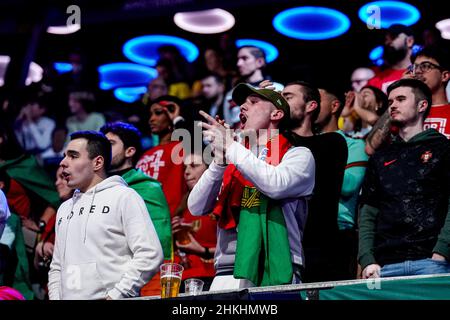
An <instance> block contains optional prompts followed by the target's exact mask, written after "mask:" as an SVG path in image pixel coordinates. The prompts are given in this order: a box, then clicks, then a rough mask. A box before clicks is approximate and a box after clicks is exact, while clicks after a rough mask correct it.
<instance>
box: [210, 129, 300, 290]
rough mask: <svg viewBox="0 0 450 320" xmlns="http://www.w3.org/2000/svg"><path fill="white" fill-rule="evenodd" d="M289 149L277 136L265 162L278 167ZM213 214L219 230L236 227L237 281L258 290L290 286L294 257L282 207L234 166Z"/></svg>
mask: <svg viewBox="0 0 450 320" xmlns="http://www.w3.org/2000/svg"><path fill="white" fill-rule="evenodd" d="M290 147H291V144H290V143H289V142H288V141H287V139H286V138H285V137H284V136H282V135H278V136H276V137H274V138H272V139H271V140H270V141H269V142H268V144H267V146H266V150H265V151H266V152H267V156H264V157H265V159H264V160H265V161H266V162H267V163H269V164H271V165H274V166H276V165H278V164H279V163H280V161H281V159H282V158H283V156H284V154H285V153H286V152H287V151H288V149H289V148H290ZM213 213H214V214H216V215H217V216H219V227H221V228H223V229H231V228H235V227H237V230H238V237H237V248H236V258H235V265H234V277H235V278H240V279H248V280H250V281H251V282H252V283H253V284H255V285H257V286H270V285H280V284H288V283H291V281H292V272H293V271H292V261H291V253H290V247H289V240H288V233H287V229H286V223H285V220H284V216H283V212H282V210H281V206H280V204H279V202H277V201H275V200H273V199H270V198H269V197H267V196H265V195H264V194H261V192H260V191H258V190H257V189H256V188H255V187H254V186H253V184H252V183H251V182H250V181H248V180H246V179H245V178H244V177H243V176H242V174H241V173H240V172H239V171H238V170H237V168H236V167H235V166H234V165H232V164H230V165H228V167H227V169H226V170H225V173H224V178H223V186H222V192H221V194H220V196H219V200H218V203H217V204H216V207H215V208H214V211H213Z"/></svg>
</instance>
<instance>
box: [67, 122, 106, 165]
mask: <svg viewBox="0 0 450 320" xmlns="http://www.w3.org/2000/svg"><path fill="white" fill-rule="evenodd" d="M75 139H86V140H87V146H86V149H87V151H88V155H89V159H94V158H95V157H97V156H101V157H103V159H104V161H105V171H108V169H109V166H110V165H111V143H110V142H109V140H108V138H106V136H105V135H104V134H103V133H101V132H98V131H92V130H90V131H76V132H74V133H72V134H71V135H70V140H71V141H73V140H75Z"/></svg>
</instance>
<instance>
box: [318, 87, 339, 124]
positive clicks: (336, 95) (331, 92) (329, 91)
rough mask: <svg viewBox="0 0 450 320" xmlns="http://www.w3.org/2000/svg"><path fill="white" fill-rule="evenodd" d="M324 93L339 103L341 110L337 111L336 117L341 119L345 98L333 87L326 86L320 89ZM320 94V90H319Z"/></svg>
mask: <svg viewBox="0 0 450 320" xmlns="http://www.w3.org/2000/svg"><path fill="white" fill-rule="evenodd" d="M320 89H322V90H323V91H325V92H326V94H328V95H329V96H331V97H332V98H333V100H337V101H339V110H338V111H337V114H336V116H337V117H339V116H340V115H341V112H342V110H343V109H344V100H345V99H344V98H343V97H342V94H341V93H340V92H338V90H337V89H336V88H334V87H332V86H329V85H326V86H322V87H320ZM319 93H320V90H319Z"/></svg>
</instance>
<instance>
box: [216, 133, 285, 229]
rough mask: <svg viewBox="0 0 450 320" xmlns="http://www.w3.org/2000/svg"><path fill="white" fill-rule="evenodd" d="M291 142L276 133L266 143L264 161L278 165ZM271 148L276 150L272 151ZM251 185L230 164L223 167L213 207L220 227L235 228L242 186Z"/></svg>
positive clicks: (239, 208) (251, 185)
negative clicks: (219, 190)
mask: <svg viewBox="0 0 450 320" xmlns="http://www.w3.org/2000/svg"><path fill="white" fill-rule="evenodd" d="M291 146H292V145H291V144H290V143H289V141H288V140H287V139H286V138H285V137H284V136H283V135H281V134H280V135H277V136H275V137H273V138H272V139H270V140H269V142H268V143H267V146H266V148H267V157H266V159H265V161H266V162H267V163H269V164H271V165H274V166H276V165H278V164H279V163H280V162H281V159H282V158H283V156H284V155H285V154H286V152H287V151H288V150H289V149H290V148H291ZM273 150H275V151H276V152H275V153H274V152H273ZM245 186H248V187H253V184H252V183H251V182H250V181H248V180H246V179H245V178H244V177H243V176H242V174H241V173H240V172H239V171H238V170H237V168H236V167H235V166H234V165H233V164H230V165H228V167H227V168H226V169H225V173H224V176H223V181H222V191H221V193H220V195H219V200H218V201H217V203H216V206H215V207H214V210H213V214H214V215H216V216H217V217H218V218H219V227H220V228H222V229H232V228H236V225H237V223H236V220H237V219H236V218H237V217H239V212H240V210H241V199H242V192H243V191H244V187H245Z"/></svg>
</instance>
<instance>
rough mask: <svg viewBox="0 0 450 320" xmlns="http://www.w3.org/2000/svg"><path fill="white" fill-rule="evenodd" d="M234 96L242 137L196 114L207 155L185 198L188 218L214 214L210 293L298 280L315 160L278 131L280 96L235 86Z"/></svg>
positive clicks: (286, 117) (283, 107) (282, 109)
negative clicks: (208, 144) (207, 142)
mask: <svg viewBox="0 0 450 320" xmlns="http://www.w3.org/2000/svg"><path fill="white" fill-rule="evenodd" d="M233 100H234V101H235V102H236V103H237V104H238V105H240V106H241V112H240V119H241V123H242V125H241V130H242V131H241V134H242V137H243V138H242V139H241V141H242V142H241V143H239V142H237V141H235V140H234V136H233V132H232V130H230V129H229V126H228V125H227V124H223V122H222V121H220V120H218V119H214V118H213V117H211V116H209V115H208V114H206V113H205V112H202V111H201V112H200V113H201V115H202V116H203V117H204V118H205V119H206V120H207V122H200V126H201V127H202V128H203V129H205V131H204V132H203V133H204V136H205V137H206V138H207V139H209V140H210V141H211V146H212V150H213V152H214V160H213V161H212V163H211V164H210V166H209V168H208V170H206V171H205V173H204V174H203V175H202V177H201V178H200V180H199V181H198V183H197V184H196V186H195V187H194V189H193V190H192V191H191V193H190V195H189V199H188V207H189V210H190V211H191V212H192V214H193V215H204V214H209V213H211V212H213V214H215V215H216V216H217V217H218V227H219V231H218V240H217V248H216V253H215V268H216V277H215V278H214V281H213V283H212V285H211V289H210V291H215V290H225V289H238V288H245V287H251V286H269V285H280V284H291V283H300V282H301V275H300V271H301V269H302V266H303V263H304V257H303V248H302V237H303V228H304V225H305V221H306V218H307V217H306V216H307V200H308V197H309V196H310V195H311V193H312V190H313V188H314V173H315V162H314V158H313V156H312V154H311V152H310V150H309V149H307V148H304V147H293V146H292V145H291V144H290V143H289V142H288V140H287V139H286V138H285V136H284V135H283V132H284V131H285V130H286V129H287V128H289V121H290V110H289V104H288V103H287V102H286V100H285V99H284V98H283V97H282V96H281V94H280V93H278V92H275V91H273V90H270V89H256V88H254V87H252V86H250V85H248V84H243V83H241V84H239V85H237V86H236V87H235V89H234V91H233Z"/></svg>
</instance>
